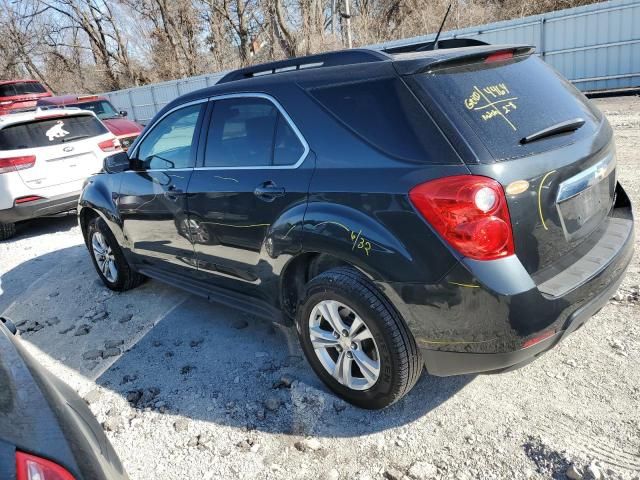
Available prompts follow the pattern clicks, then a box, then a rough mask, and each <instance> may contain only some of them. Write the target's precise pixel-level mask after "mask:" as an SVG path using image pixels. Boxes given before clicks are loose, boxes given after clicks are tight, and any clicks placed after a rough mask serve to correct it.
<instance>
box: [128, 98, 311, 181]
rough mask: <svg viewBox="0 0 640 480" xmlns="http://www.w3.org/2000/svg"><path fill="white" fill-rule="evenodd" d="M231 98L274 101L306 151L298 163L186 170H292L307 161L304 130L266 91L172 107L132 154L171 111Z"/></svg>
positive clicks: (136, 149)
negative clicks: (301, 130)
mask: <svg viewBox="0 0 640 480" xmlns="http://www.w3.org/2000/svg"><path fill="white" fill-rule="evenodd" d="M229 98H263V99H265V100H268V101H270V102H271V103H273V105H274V106H275V107H276V108H277V109H278V111H279V112H280V113H281V114H282V116H283V117H284V119H285V120H286V121H287V123H288V124H289V126H290V127H291V129H292V130H293V132H294V133H295V134H296V136H297V137H298V140H300V143H302V146H303V147H304V152H302V155H301V156H300V158H299V159H298V161H297V162H296V163H294V164H292V165H255V166H242V167H195V168H193V169H191V168H189V169H184V170H197V171H200V170H292V169H296V168H298V167H299V166H300V165H302V162H304V161H305V159H306V158H307V155H309V151H310V150H311V149H310V148H309V144H308V143H307V140H306V139H305V138H304V136H303V135H302V132H300V130H299V129H298V127H297V126H296V124H295V123H294V122H293V120H292V119H291V117H290V116H289V114H288V113H287V112H286V110H285V109H284V107H283V106H282V105H280V103H279V102H278V101H277V100H276V99H275V98H274V97H272V96H271V95H267V94H266V93H227V94H224V95H215V96H212V97H208V98H203V99H200V100H195V101H193V102H189V103H185V104H183V105H178V106H177V107H174V108H172V109H171V110H169V111H168V112H166V113H165V114H164V115H162V117H160V118H159V119H158V120H156V122H155V123H154V125H153V126H152V127H151V128H150V129H149V130H147V132H145V135H144V137H142V138H141V139H140V140H139V141H138V142H137V144H136V148H135V150H134V151H133V152H132V156H133V155H135V154H136V153H137V151H138V147H139V145H140V144H141V143H142V142H144V139H145V137H146V136H147V135H148V134H149V132H151V130H153V128H155V125H156V124H158V122H160V121H162V119H164V118H165V117H166V116H167V115H169V114H170V113H173V112H175V111H176V110H179V109H181V108H185V107H189V106H191V105H195V104H198V103H204V102H211V101H216V100H226V99H229ZM171 170H172V171H178V170H177V169H171ZM145 171H146V172H151V171H155V170H145ZM161 171H164V169H163V170H161Z"/></svg>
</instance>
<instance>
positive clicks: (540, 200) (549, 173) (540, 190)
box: [538, 170, 556, 230]
mask: <svg viewBox="0 0 640 480" xmlns="http://www.w3.org/2000/svg"><path fill="white" fill-rule="evenodd" d="M555 172H556V171H555V170H551V171H550V172H547V174H546V175H545V176H544V177H542V181H541V182H540V186H539V187H538V215H540V220H541V221H542V226H543V227H544V229H545V230H549V229H548V228H547V224H546V223H545V221H544V216H543V215H542V186H543V185H544V182H545V180H546V179H547V178H548V177H549V175H551V174H552V173H555Z"/></svg>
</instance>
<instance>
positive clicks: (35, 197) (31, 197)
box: [15, 195, 42, 203]
mask: <svg viewBox="0 0 640 480" xmlns="http://www.w3.org/2000/svg"><path fill="white" fill-rule="evenodd" d="M36 200H42V197H39V196H38V195H29V196H28V197H20V198H16V201H15V203H29V202H35V201H36Z"/></svg>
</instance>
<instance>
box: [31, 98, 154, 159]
mask: <svg viewBox="0 0 640 480" xmlns="http://www.w3.org/2000/svg"><path fill="white" fill-rule="evenodd" d="M38 106H39V107H44V106H47V107H49V106H64V107H78V108H82V109H83V110H91V111H92V112H93V113H95V114H96V116H97V117H98V118H99V119H100V120H102V122H103V123H104V124H105V126H106V127H107V128H108V129H109V131H110V132H111V133H113V134H114V135H115V136H116V137H118V139H119V140H120V144H121V145H122V148H123V149H124V150H125V151H126V150H127V149H128V148H129V146H131V144H132V143H133V141H134V140H135V139H136V138H137V137H138V135H140V132H142V128H143V127H142V125H140V124H138V123H136V122H133V121H131V120H127V119H126V118H124V117H126V116H127V112H125V111H124V110H122V111H120V112H118V111H117V110H116V109H115V107H114V106H113V105H112V104H111V102H109V100H108V99H107V98H106V97H101V96H99V95H81V96H76V95H62V96H59V97H48V98H42V99H40V100H38Z"/></svg>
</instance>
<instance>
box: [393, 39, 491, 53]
mask: <svg viewBox="0 0 640 480" xmlns="http://www.w3.org/2000/svg"><path fill="white" fill-rule="evenodd" d="M480 45H489V44H488V43H487V42H483V41H482V40H476V39H475V38H446V39H443V40H438V50H440V49H443V50H444V49H447V48H461V47H478V46H480ZM433 47H434V42H433V40H430V41H428V42H420V43H413V44H411V45H400V46H397V47H388V48H383V49H382V51H383V52H385V53H390V54H395V53H409V52H426V51H429V50H434V48H433Z"/></svg>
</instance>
